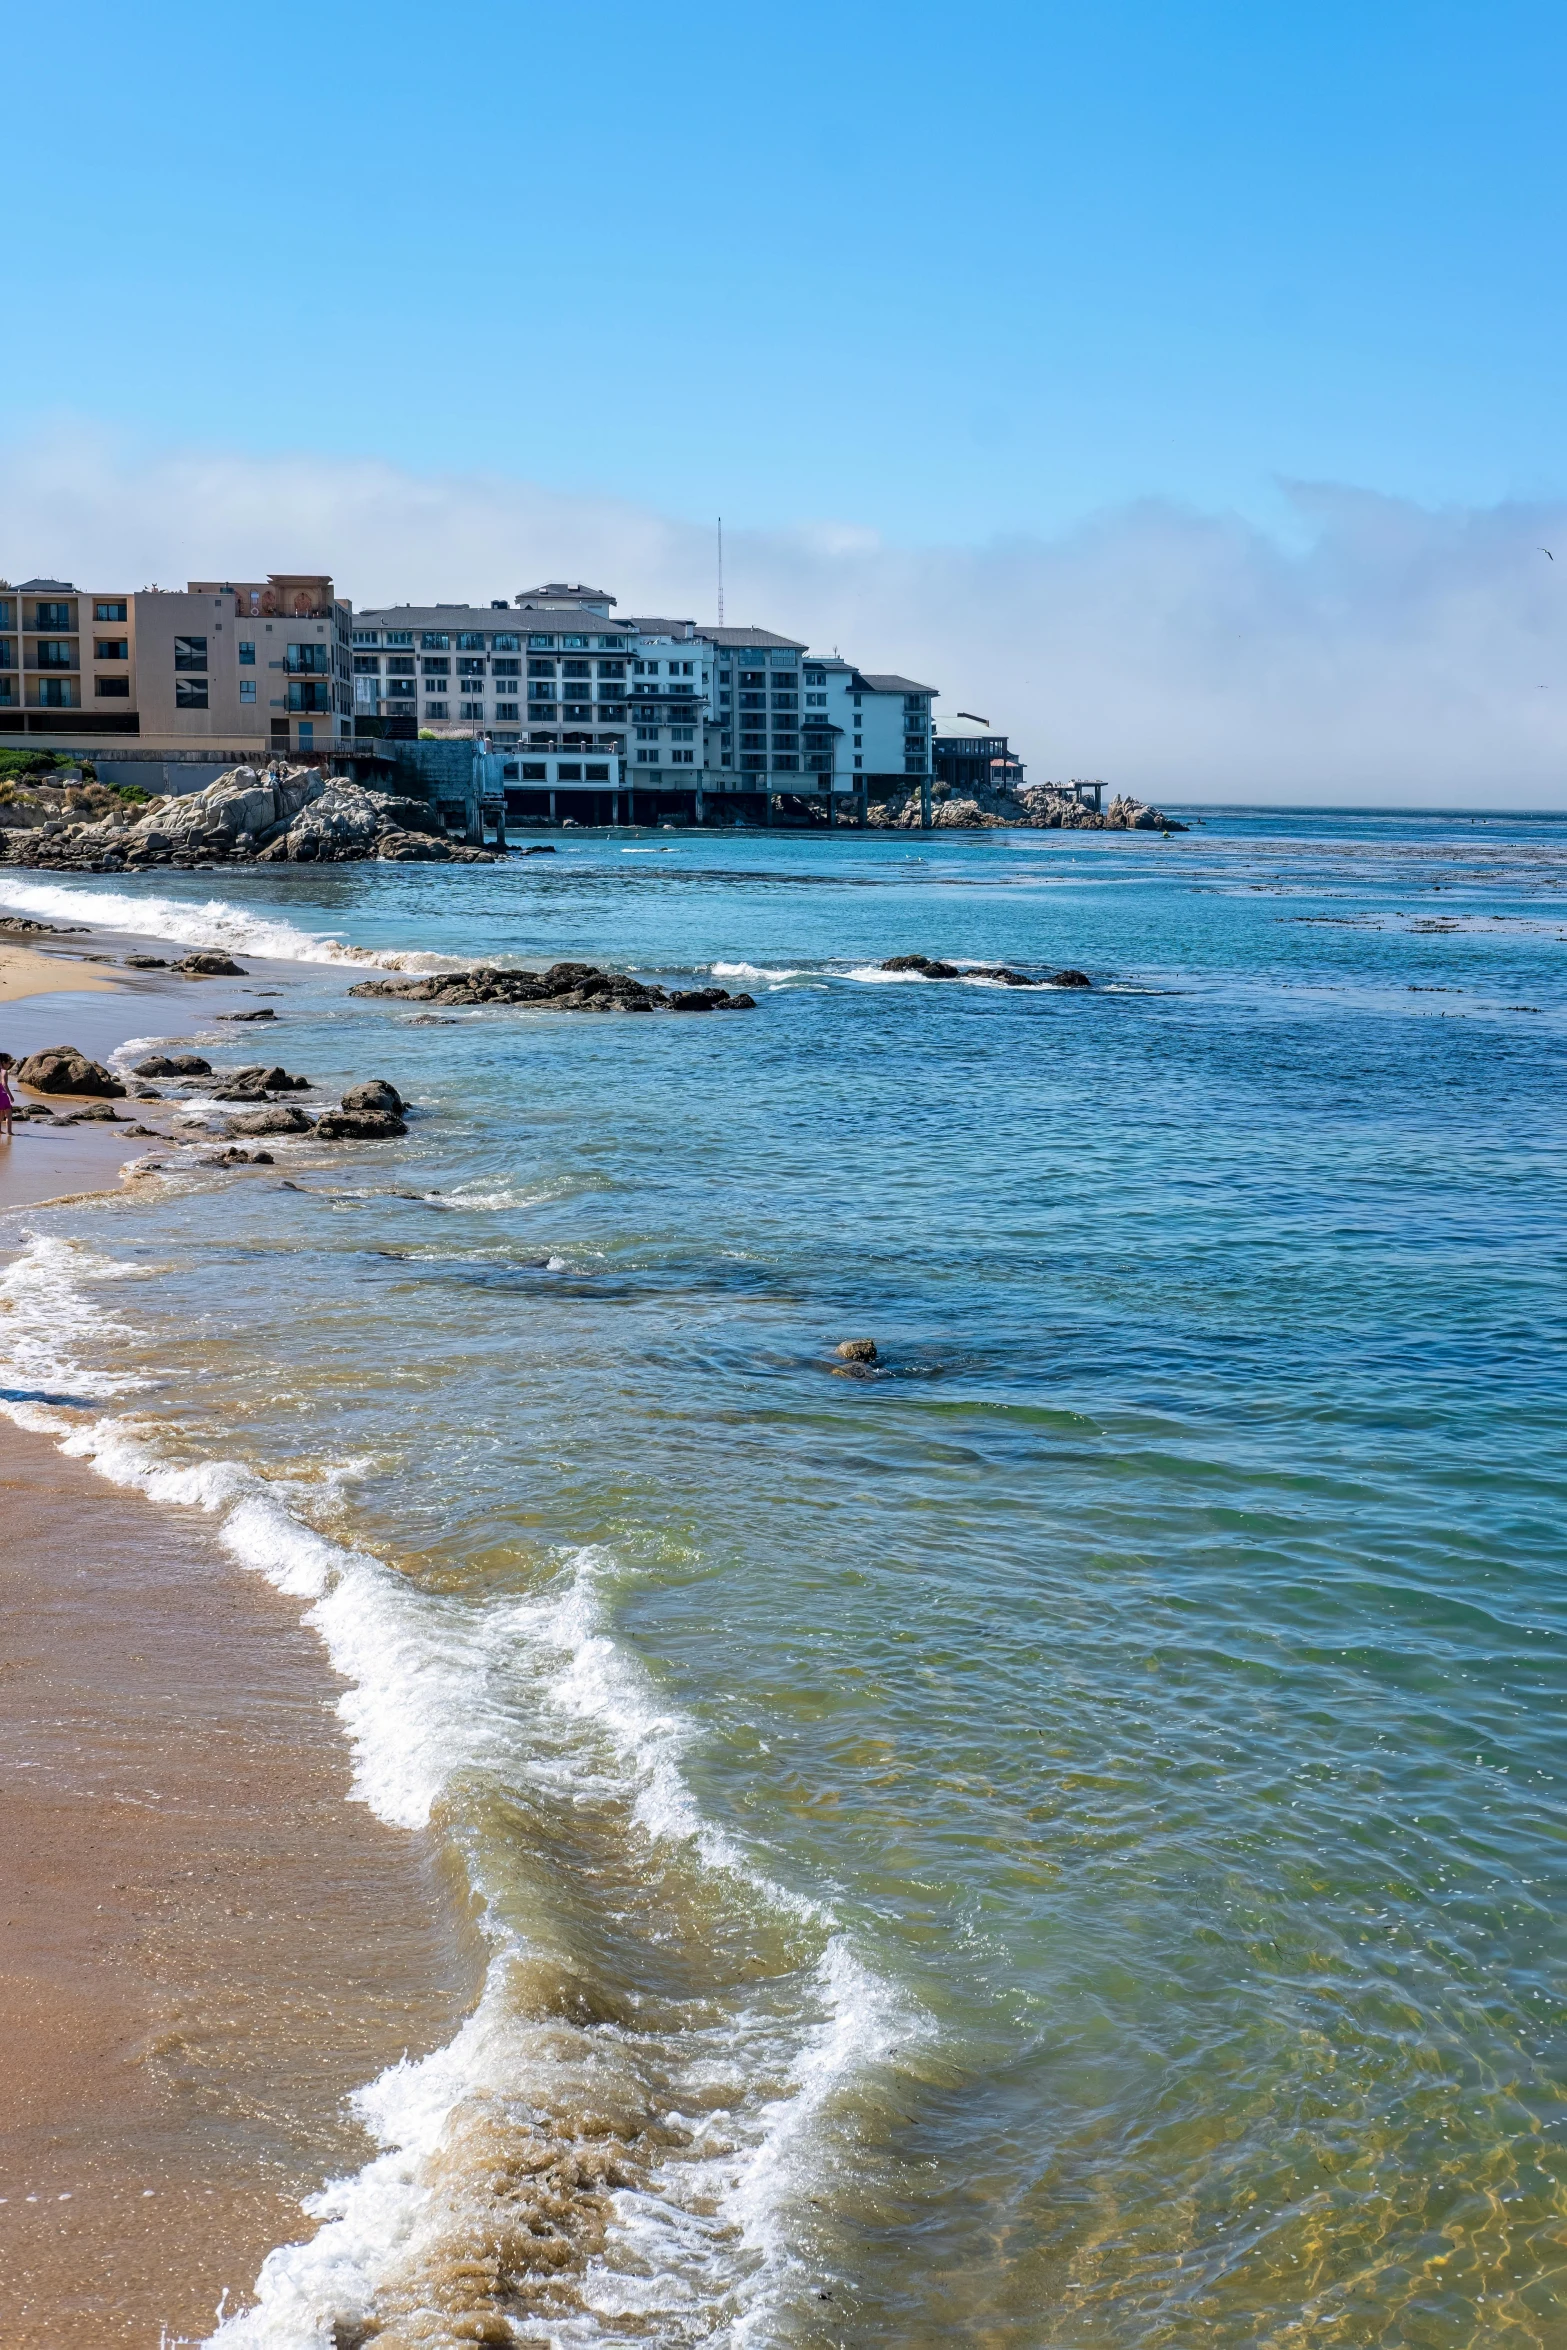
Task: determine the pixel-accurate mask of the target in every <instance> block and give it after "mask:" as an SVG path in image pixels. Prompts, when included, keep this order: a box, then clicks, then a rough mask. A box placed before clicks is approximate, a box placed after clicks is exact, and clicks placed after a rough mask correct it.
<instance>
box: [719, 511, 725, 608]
mask: <svg viewBox="0 0 1567 2350" xmlns="http://www.w3.org/2000/svg"><path fill="white" fill-rule="evenodd" d="M718 625H719V627H720V628H722V627H723V625H724V518H723V516H722V515H721V514H720V516H719V517H718Z"/></svg>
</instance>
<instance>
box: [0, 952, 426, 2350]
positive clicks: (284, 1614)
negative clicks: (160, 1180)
mask: <svg viewBox="0 0 1567 2350" xmlns="http://www.w3.org/2000/svg"><path fill="white" fill-rule="evenodd" d="M94 944H95V945H96V942H94ZM86 945H87V942H85V941H84V942H83V948H84V949H86ZM87 951H90V950H87ZM62 963H66V964H67V965H68V966H74V967H68V968H67V969H65V970H62V967H61V966H62ZM62 982H64V985H63V986H62ZM176 990H181V992H180V993H178V994H177V993H176ZM194 992H195V991H194V990H191V989H189V988H184V989H182V988H181V983H180V982H179V981H174V980H168V979H165V978H164V977H163V975H162V974H161V973H160V974H148V975H143V974H134V975H133V974H125V975H123V976H120V975H118V974H111V972H110V971H109V969H108V968H107V967H105V969H104V970H103V972H102V974H101V975H100V973H99V971H97V970H91V971H89V970H87V969H84V968H82V964H81V961H80V960H78V959H77V955H76V954H72V955H70V956H67V955H66V954H64V953H61V952H58V951H40V950H35V949H33V948H31V947H28V948H17V947H14V946H11V945H6V946H4V947H0V996H3V997H4V998H5V1000H6V1004H7V1010H6V1013H5V1015H4V1018H3V1020H0V1041H3V1042H4V1043H5V1045H6V1047H7V1049H9V1050H11V1051H13V1052H15V1053H17V1054H18V1055H20V1054H23V1053H26V1052H29V1051H32V1050H35V1049H37V1047H38V1046H39V1045H40V1044H44V1043H55V1042H60V1041H65V1040H69V1041H71V1042H73V1043H79V1044H80V1045H82V1047H83V1048H84V1049H85V1050H88V1051H90V1052H93V1053H95V1054H99V1053H103V1052H106V1051H109V1050H112V1049H113V1046H114V1044H116V1043H117V1042H119V1041H122V1040H123V1038H124V1037H125V1036H126V1035H128V1034H133V1033H136V1032H137V1031H138V1030H141V1029H145V1028H147V1027H149V1026H152V1027H166V1026H170V1025H181V1024H182V1022H184V1021H188V1020H189V1019H190V1018H191V1017H192V1016H193V1015H194V1014H195V1013H196V1011H197V1005H196V1004H195V1003H194V1002H192V1001H190V998H191V996H192V995H193V994H194ZM153 995H156V996H159V997H162V998H163V999H164V1005H166V1006H167V1008H164V1005H160V1006H159V1007H158V1013H157V1015H156V1016H155V1014H154V1007H153V1006H152V1005H151V1004H149V1002H148V1000H147V999H148V998H149V996H153ZM203 1001H204V1004H205V1005H210V1006H212V1007H213V1008H216V998H215V995H214V992H213V991H212V990H210V989H209V990H204V991H203ZM176 1007H177V1010H178V1013H179V1015H181V1016H182V1019H174V1020H172V1021H171V1017H170V1015H171V1013H173V1012H174V1011H175V1009H176ZM54 1106H56V1107H60V1106H63V1105H60V1104H55V1105H54ZM152 1147H153V1146H151V1145H149V1144H148V1143H147V1142H146V1141H145V1140H137V1141H132V1140H130V1139H129V1138H128V1137H127V1136H126V1135H125V1134H124V1132H123V1130H121V1129H119V1128H117V1127H116V1126H113V1125H108V1124H103V1125H86V1126H81V1127H69V1128H63V1129H62V1128H58V1127H51V1126H47V1125H44V1124H42V1123H25V1124H21V1125H19V1126H18V1127H17V1129H16V1135H15V1139H14V1141H13V1142H12V1143H11V1144H9V1145H6V1144H5V1143H3V1142H0V1211H4V1210H6V1209H15V1208H17V1207H19V1206H26V1205H29V1204H35V1203H38V1202H42V1201H45V1200H48V1199H53V1198H58V1197H60V1196H62V1195H67V1196H73V1195H77V1194H81V1193H84V1192H93V1191H109V1192H113V1191H116V1190H117V1189H118V1188H119V1183H120V1170H121V1167H122V1165H124V1164H125V1163H126V1162H127V1161H128V1160H130V1159H133V1158H135V1157H137V1156H139V1155H140V1154H141V1153H143V1152H145V1151H147V1150H148V1149H149V1148H152ZM22 1229H23V1228H22V1227H19V1226H16V1225H14V1224H8V1225H7V1226H6V1228H5V1238H6V1239H8V1240H12V1241H14V1240H15V1239H17V1238H19V1237H20V1235H21V1231H22ZM20 1400H24V1401H25V1400H26V1399H25V1398H22V1399H20ZM0 1512H3V1515H4V1526H5V1533H4V1539H3V1541H0V1613H3V1623H4V1635H3V1649H0V1748H3V1750H4V1754H5V1761H6V1771H7V1779H8V1800H7V1803H6V1807H5V1813H4V1824H3V1829H0V1853H3V1886H4V1900H3V1903H0V2340H3V2341H4V2342H5V2344H6V2345H7V2350H66V2345H71V2346H72V2350H75V2346H76V2345H79V2344H82V2343H86V2342H91V2343H92V2344H94V2345H98V2344H104V2345H109V2344H125V2345H127V2346H131V2345H135V2346H136V2350H142V2346H146V2350H151V2346H152V2345H154V2344H157V2343H158V2342H159V2340H160V2338H161V2337H162V2335H163V2333H164V2332H165V2331H166V2332H167V2333H168V2335H169V2337H170V2338H171V2339H189V2340H199V2339H201V2338H202V2337H204V2336H205V2335H206V2334H207V2333H208V2332H209V2331H210V2330H211V2325H212V2321H213V2317H214V2313H215V2311H216V2309H217V2307H218V2304H219V2302H220V2299H221V2298H222V2296H223V2294H224V2292H225V2289H226V2290H227V2295H228V2302H229V2306H231V2307H232V2306H233V2305H234V2303H235V2301H236V2300H238V2299H242V2298H243V2297H245V2296H246V2295H247V2294H248V2292H249V2289H250V2287H251V2285H252V2284H253V2282H254V2279H255V2274H256V2271H257V2269H258V2267H259V2265H260V2262H261V2260H262V2258H263V2257H264V2255H265V2253H266V2252H267V2250H268V2249H269V2248H270V2247H271V2246H272V2245H274V2244H276V2243H279V2242H284V2241H287V2240H289V2239H290V2238H296V2237H298V2236H300V2235H303V2234H307V2233H308V2232H309V2223H308V2222H306V2221H305V2220H303V2218H302V2217H301V2214H300V2211H299V2197H300V2196H301V2195H303V2194H306V2193H308V2192H310V2191H311V2190H312V2189H313V2188H315V2187H317V2186H319V2184H320V2182H321V2179H322V2178H323V2177H324V2176H326V2175H329V2174H331V2173H333V2172H335V2171H338V2170H342V2169H352V2168H355V2167H357V2165H358V2164H359V2163H360V2162H362V2161H363V2160H364V2159H365V2156H366V2154H367V2152H368V2151H369V2146H368V2142H367V2140H366V2139H365V2136H364V2134H363V2132H362V2131H361V2130H360V2129H359V2128H358V2127H357V2125H356V2124H355V2123H354V2122H353V2121H352V2119H351V2118H350V2117H349V2116H348V2115H347V2113H346V2111H345V2106H344V2100H345V2099H346V2097H347V2096H348V2093H349V2092H350V2091H351V2090H352V2089H353V2088H355V2087H357V2086H358V2085H359V2084H360V2083H362V2082H364V2081H366V2080H368V2079H370V2078H371V2077H373V2076H374V2074H375V2073H376V2072H377V2071H378V2070H380V2069H381V2068H383V2067H384V2066H385V2065H386V2064H388V2063H390V2062H394V2061H395V2060H396V2059H397V2058H398V2057H399V2056H400V2055H401V2054H402V2053H403V2052H404V2051H405V2050H409V2051H420V2050H423V2049H424V2048H426V2047H429V2046H431V2045H434V2044H436V2043H437V2042H439V2041H440V2040H442V2039H443V2038H445V2037H446V2036H447V2035H448V2034H449V2033H450V2031H451V2029H452V2028H453V2023H454V2020H455V2018H456V2017H457V2016H458V2015H460V2013H461V2012H462V2011H463V2008H464V2006H465V2004H466V2003H467V2000H468V1999H469V1998H470V1997H471V1989H472V1985H471V1980H470V1976H471V1964H470V1960H469V1958H468V1957H465V1956H464V1954H463V1952H462V1951H461V1950H460V1949H459V1947H458V1942H457V1938H456V1930H455V1928H454V1927H453V1925H452V1923H451V1919H452V1916H453V1914H454V1912H453V1910H452V1907H451V1905H450V1904H447V1903H444V1902H443V1901H442V1899H441V1895H440V1888H439V1887H438V1886H437V1885H436V1884H435V1883H434V1882H432V1879H431V1869H430V1863H429V1861H428V1858H427V1854H426V1850H425V1848H424V1846H423V1845H422V1843H421V1842H420V1840H419V1839H416V1838H413V1837H408V1836H402V1835H398V1834H396V1833H394V1832H393V1831H391V1830H388V1829H387V1828H385V1827H383V1826H381V1825H379V1824H378V1823H377V1822H376V1821H375V1820H374V1819H373V1818H372V1816H371V1815H370V1813H369V1812H368V1811H366V1810H365V1809H364V1808H363V1807H362V1806H361V1805H359V1804H356V1803H353V1802H351V1801H349V1800H347V1798H348V1795H349V1766H348V1757H347V1750H346V1746H345V1743H344V1740H343V1738H342V1735H341V1732H340V1729H339V1726H338V1722H337V1719H336V1716H335V1713H334V1711H333V1708H334V1705H335V1701H336V1698H337V1696H338V1694H339V1690H340V1686H341V1685H340V1684H339V1683H338V1682H337V1681H336V1679H335V1678H334V1676H333V1674H332V1673H331V1671H330V1668H329V1667H328V1666H327V1664H326V1662H325V1660H324V1657H323V1655H322V1651H321V1648H320V1646H319V1643H318V1642H317V1641H316V1639H315V1638H314V1637H313V1636H312V1635H311V1634H310V1633H308V1632H307V1631H305V1630H303V1629H302V1628H301V1626H300V1622H299V1617H300V1612H301V1611H300V1606H299V1603H298V1602H297V1601H290V1600H287V1599H283V1598H280V1597H279V1596H278V1595H277V1594H276V1593H275V1592H274V1591H273V1590H272V1589H271V1588H270V1587H269V1586H268V1585H267V1584H265V1583H264V1582H262V1581H261V1580H260V1579H259V1578H257V1577H255V1576H251V1575H247V1574H246V1573H245V1572H244V1571H243V1569H241V1568H240V1567H239V1566H238V1565H237V1564H236V1563H235V1562H234V1561H233V1560H232V1559H231V1558H230V1557H229V1556H228V1554H227V1553H226V1552H224V1551H223V1550H222V1549H221V1548H220V1546H219V1545H218V1543H217V1542H216V1540H215V1538H214V1535H213V1531H212V1528H211V1525H210V1522H209V1521H208V1520H207V1519H206V1518H205V1516H204V1514H203V1513H202V1512H201V1511H199V1510H183V1511H182V1510H171V1509H169V1508H167V1507H155V1506H154V1505H152V1504H151V1503H148V1502H146V1501H145V1500H143V1499H142V1498H141V1497H140V1496H138V1495H134V1494H127V1493H122V1492H119V1491H117V1490H116V1489H115V1488H113V1487H112V1486H110V1485H107V1484H105V1483H104V1482H103V1481H102V1480H101V1479H99V1478H98V1477H97V1476H95V1475H94V1474H93V1473H92V1471H90V1470H89V1469H87V1468H86V1467H84V1466H82V1465H81V1464H79V1463H77V1462H74V1461H71V1460H68V1459H65V1458H63V1457H62V1456H61V1455H60V1454H59V1453H58V1452H57V1451H56V1449H55V1447H54V1445H53V1444H52V1443H50V1442H49V1441H48V1440H47V1439H45V1438H44V1437H42V1436H35V1435H31V1434H28V1433H24V1432H22V1431H20V1430H18V1429H17V1428H16V1427H15V1426H14V1425H13V1424H12V1423H11V1422H9V1421H4V1422H0Z"/></svg>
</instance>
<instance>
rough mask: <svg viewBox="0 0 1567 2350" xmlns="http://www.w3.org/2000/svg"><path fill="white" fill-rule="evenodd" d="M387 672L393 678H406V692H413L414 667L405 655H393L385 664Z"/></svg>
mask: <svg viewBox="0 0 1567 2350" xmlns="http://www.w3.org/2000/svg"><path fill="white" fill-rule="evenodd" d="M386 666H387V671H388V673H389V674H390V675H391V676H393V677H406V678H407V679H408V691H409V692H410V693H412V692H413V690H414V689H413V674H414V665H413V663H412V661H411V660H410V659H409V657H408V655H407V654H406V653H394V654H393V655H392V657H391V659H390V660H389V661H388V662H387V664H386Z"/></svg>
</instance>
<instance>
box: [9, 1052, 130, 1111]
mask: <svg viewBox="0 0 1567 2350" xmlns="http://www.w3.org/2000/svg"><path fill="white" fill-rule="evenodd" d="M12 1075H13V1076H14V1077H15V1078H16V1079H17V1080H18V1082H19V1083H20V1084H22V1085H26V1086H30V1087H31V1088H32V1090H33V1092H34V1093H85V1094H96V1095H98V1096H99V1097H100V1098H103V1099H110V1098H115V1097H122V1096H123V1095H124V1092H125V1088H124V1086H123V1085H122V1084H121V1083H120V1080H119V1079H118V1077H116V1076H115V1075H114V1074H113V1072H112V1071H111V1070H108V1069H106V1068H105V1067H104V1065H103V1063H102V1062H101V1061H90V1060H89V1059H88V1058H87V1055H86V1054H85V1053H80V1052H78V1051H77V1049H76V1047H75V1045H74V1044H51V1045H46V1046H45V1047H44V1049H43V1050H42V1052H37V1053H29V1054H28V1056H27V1059H26V1060H25V1061H22V1062H20V1063H18V1065H17V1067H16V1068H15V1069H14V1070H13V1071H12Z"/></svg>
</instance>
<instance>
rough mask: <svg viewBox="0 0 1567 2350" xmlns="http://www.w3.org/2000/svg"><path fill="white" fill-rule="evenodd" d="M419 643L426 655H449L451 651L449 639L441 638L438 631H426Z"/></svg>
mask: <svg viewBox="0 0 1567 2350" xmlns="http://www.w3.org/2000/svg"><path fill="white" fill-rule="evenodd" d="M419 642H420V644H421V645H423V647H424V649H425V651H426V652H427V653H449V652H450V651H451V649H452V641H451V638H450V637H447V636H442V635H441V633H440V631H439V630H438V629H435V630H427V631H426V633H425V634H424V635H423V636H422V637H421V638H420V639H419Z"/></svg>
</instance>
